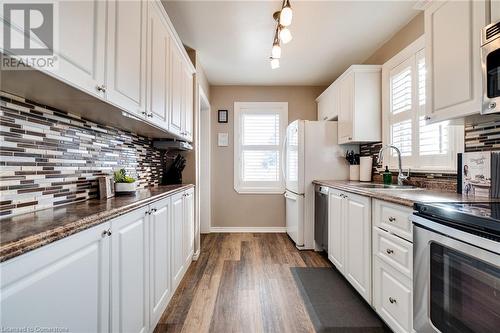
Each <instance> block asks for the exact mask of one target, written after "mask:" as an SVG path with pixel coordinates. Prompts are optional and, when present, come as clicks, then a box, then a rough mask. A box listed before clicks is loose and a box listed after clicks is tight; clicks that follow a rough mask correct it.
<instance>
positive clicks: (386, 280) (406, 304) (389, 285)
mask: <svg viewBox="0 0 500 333" xmlns="http://www.w3.org/2000/svg"><path fill="white" fill-rule="evenodd" d="M373 283H374V286H373V303H374V304H373V305H374V307H375V310H376V311H377V313H378V314H379V316H380V317H382V319H384V321H385V322H386V323H387V325H389V327H390V328H391V329H392V330H393V331H394V332H404V333H406V332H408V333H409V332H412V330H413V308H412V306H413V305H412V302H413V301H412V284H411V281H410V279H408V278H407V277H406V276H404V275H402V274H401V273H399V272H398V271H397V270H395V269H394V268H392V267H391V266H390V265H388V264H386V263H385V262H383V261H382V260H380V259H379V258H377V257H374V266H373Z"/></svg>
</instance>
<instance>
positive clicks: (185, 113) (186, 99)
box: [182, 64, 194, 141]
mask: <svg viewBox="0 0 500 333" xmlns="http://www.w3.org/2000/svg"><path fill="white" fill-rule="evenodd" d="M193 90H194V89H193V73H192V72H191V70H190V69H189V68H188V66H187V65H186V64H184V93H183V103H182V104H183V108H182V109H183V110H182V120H183V121H182V135H183V136H184V137H185V138H186V140H188V141H192V140H193V111H194V110H193V98H194V96H193Z"/></svg>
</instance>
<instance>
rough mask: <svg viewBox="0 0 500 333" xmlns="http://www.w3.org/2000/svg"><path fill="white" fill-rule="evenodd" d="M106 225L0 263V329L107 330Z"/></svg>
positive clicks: (107, 256)
mask: <svg viewBox="0 0 500 333" xmlns="http://www.w3.org/2000/svg"><path fill="white" fill-rule="evenodd" d="M108 228H109V224H108V223H104V224H101V225H99V226H96V227H93V228H91V229H88V230H85V231H82V232H80V233H78V234H75V235H73V236H70V237H67V238H64V239H62V240H60V241H57V242H54V243H52V244H49V245H46V246H44V247H42V248H40V249H37V250H34V251H32V252H28V253H26V254H24V255H21V256H19V257H16V258H14V259H12V260H9V261H6V262H4V263H2V264H1V266H0V275H1V277H2V278H1V291H0V308H1V309H2V315H1V319H0V325H1V326H2V327H5V328H8V327H11V328H14V327H18V328H19V327H32V328H35V327H63V328H65V329H68V330H69V331H70V332H82V333H84V332H109V320H108V318H109V313H108V311H109V273H110V270H109V237H107V236H106V235H104V236H103V234H102V232H103V231H104V230H107V229H108Z"/></svg>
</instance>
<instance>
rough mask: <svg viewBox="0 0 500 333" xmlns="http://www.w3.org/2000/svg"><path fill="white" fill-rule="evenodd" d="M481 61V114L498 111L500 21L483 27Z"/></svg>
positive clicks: (499, 94) (499, 107) (499, 109)
mask: <svg viewBox="0 0 500 333" xmlns="http://www.w3.org/2000/svg"><path fill="white" fill-rule="evenodd" d="M481 62H482V68H483V105H482V108H481V114H490V113H496V112H500V21H499V22H496V23H492V24H490V25H488V26H486V27H485V28H484V29H483V33H482V35H481Z"/></svg>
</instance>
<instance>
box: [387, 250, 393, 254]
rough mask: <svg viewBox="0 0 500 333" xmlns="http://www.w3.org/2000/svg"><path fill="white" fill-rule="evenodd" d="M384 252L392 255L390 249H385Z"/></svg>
mask: <svg viewBox="0 0 500 333" xmlns="http://www.w3.org/2000/svg"><path fill="white" fill-rule="evenodd" d="M385 252H387V254H393V253H394V250H392V249H386V250H385Z"/></svg>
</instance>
